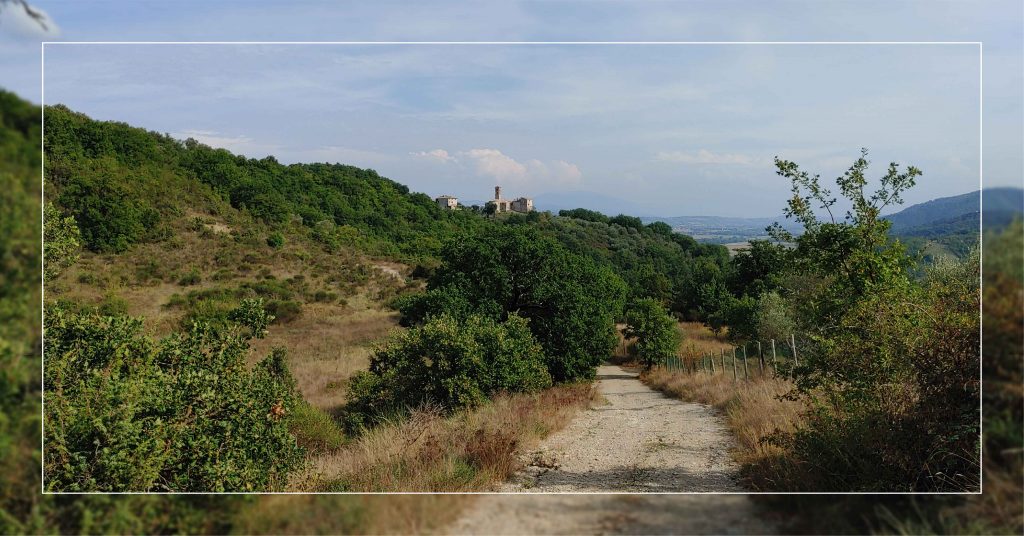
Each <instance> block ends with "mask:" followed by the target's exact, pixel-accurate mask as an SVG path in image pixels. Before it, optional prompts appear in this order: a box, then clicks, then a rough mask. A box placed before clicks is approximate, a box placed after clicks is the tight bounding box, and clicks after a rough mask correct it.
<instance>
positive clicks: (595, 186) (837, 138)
mask: <svg viewBox="0 0 1024 536" xmlns="http://www.w3.org/2000/svg"><path fill="white" fill-rule="evenodd" d="M35 4H36V5H38V6H39V7H40V8H42V9H43V10H45V12H46V13H47V14H48V15H49V16H50V17H51V19H52V21H54V22H55V23H56V24H57V25H58V26H59V34H58V35H56V36H53V37H49V39H53V40H55V41H62V42H65V43H63V44H53V45H47V46H46V63H45V88H46V92H45V96H44V97H45V101H46V103H48V104H51V103H57V102H60V103H64V104H67V105H68V106H70V107H72V108H74V109H77V110H80V111H82V112H85V113H87V114H89V115H91V116H93V117H96V118H99V119H112V120H118V121H126V122H128V123H131V124H133V125H138V126H143V127H145V128H148V129H150V130H156V131H159V132H167V133H170V134H172V135H174V136H178V137H182V138H184V137H193V138H196V139H198V140H200V141H203V142H205V143H208V144H210V145H214V146H219V147H225V148H227V149H230V150H232V151H235V152H239V153H243V154H246V155H249V156H254V157H262V156H265V155H267V154H272V155H274V156H276V157H277V158H278V159H279V160H281V161H282V162H311V161H328V162H343V163H348V164H354V165H358V166H361V167H371V168H374V169H376V170H377V171H379V172H380V173H382V174H383V175H385V176H388V177H391V178H393V179H395V180H397V181H399V182H402V183H405V184H408V185H409V186H410V187H411V188H413V189H414V190H419V191H423V192H426V193H428V194H431V195H437V194H442V193H450V194H455V195H458V196H460V197H462V198H463V199H486V198H488V197H489V196H490V194H491V192H492V190H493V186H494V185H495V184H501V185H502V186H504V188H505V191H506V192H507V193H508V194H510V195H534V196H539V195H542V194H544V193H552V192H572V191H579V192H594V193H598V194H602V195H605V196H610V197H616V198H621V199H623V200H624V202H628V203H629V204H630V205H631V206H635V207H640V210H642V211H643V212H646V213H648V214H660V215H667V216H668V215H698V214H714V215H728V216H773V215H776V214H778V213H779V212H780V209H781V207H782V205H783V203H784V200H785V198H786V197H787V194H788V186H787V184H785V183H784V182H783V181H782V179H780V178H778V177H777V176H775V175H774V172H773V166H772V158H773V157H774V156H775V155H778V156H780V157H783V158H787V159H791V160H795V161H797V162H799V163H801V165H802V166H804V167H805V168H806V169H808V170H810V171H813V172H818V173H821V174H822V176H823V177H826V178H829V179H831V178H833V177H834V176H836V175H838V174H840V173H841V172H842V171H843V170H844V169H845V168H846V167H847V166H849V164H850V163H851V162H852V161H853V160H854V159H855V158H856V157H857V155H858V152H859V149H860V148H861V147H867V148H868V149H869V150H870V151H871V160H872V161H873V162H875V167H874V170H875V171H876V174H880V173H881V172H882V171H883V169H884V166H885V164H886V163H888V162H889V161H897V162H900V163H904V164H913V165H916V166H918V167H920V168H922V169H923V170H924V172H925V175H924V177H923V178H922V179H921V181H920V182H919V186H918V187H917V188H915V190H914V191H913V192H912V193H911V194H909V195H907V196H906V199H907V201H908V202H910V203H914V202H919V201H924V200H927V199H931V198H934V197H940V196H945V195H955V194H960V193H964V192H967V191H970V190H972V189H975V188H977V185H978V172H979V164H980V162H979V149H980V147H979V142H978V131H979V54H978V46H977V45H973V44H961V45H953V44H943V45H752V44H751V45H665V44H659V45H537V44H532V45H440V44H429V45H383V44H376V45H352V44H347V45H138V44H132V45H128V44H120V45H97V44H91V45H83V44H67V43H66V42H67V41H94V40H112V41H125V40H184V41H195V40H218V41H223V40H299V39H301V40H315V41H322V40H346V41H355V40H365V41H382V40H422V41H436V40H460V41H461V40H466V41H481V40H500V41H539V40H545V41H550V40H558V41H580V40H616V41H620V40H621V41H627V40H628V41H665V40H686V41H694V40H722V41H752V40H758V41H780V40H787V41H789V40H828V41H836V40H856V41H862V40H885V41H889V40H899V41H906V40H914V41H918V40H920V41H983V42H984V53H985V54H984V62H985V64H984V69H985V71H984V73H985V77H984V101H985V114H984V128H985V132H984V134H985V145H984V155H985V159H984V165H985V168H984V172H985V184H986V186H998V185H1020V183H1021V180H1022V179H1021V177H1022V175H1021V172H1022V166H1024V160H1022V154H1021V153H1022V149H1021V147H1022V144H1024V133H1022V125H1024V106H1022V95H1021V93H1022V91H1024V89H1022V87H1024V86H1022V76H1021V70H1022V67H1024V56H1022V48H1024V42H1022V33H1021V28H1022V24H1024V17H1022V11H1021V8H1020V7H1019V6H1018V5H1017V3H998V2H981V3H968V2H954V3H941V2H931V1H928V2H884V3H880V4H877V5H872V4H869V3H866V2H838V1H836V2H817V3H800V2H775V3H770V5H766V4H768V3H765V2H749V3H741V2H736V3H729V2H707V3H703V2H631V3H629V4H625V3H603V2H523V3H497V2H475V3H459V4H446V3H430V4H426V3H415V4H408V5H406V4H398V3H396V4H387V3H373V5H372V7H371V6H370V5H369V4H344V3H342V4H339V3H328V2H287V3H285V2H271V3H263V2H258V1H254V0H246V1H245V2H219V3H209V2H194V3H192V2H155V1H142V2H115V1H104V2H85V1H81V0H75V1H54V0H37V1H36V2H35ZM211 4H212V5H211ZM0 31H3V32H6V37H5V38H4V40H3V42H2V43H0V61H3V62H4V63H5V64H7V63H8V62H10V64H11V65H12V66H18V67H22V69H19V70H17V74H15V70H10V71H8V70H6V69H5V74H4V75H3V78H2V79H0V84H2V85H4V86H6V87H8V88H10V89H12V90H14V91H16V92H18V93H19V94H21V95H24V96H26V97H27V98H30V99H31V100H34V101H36V102H38V101H39V100H40V99H41V98H43V97H41V96H40V90H39V77H40V74H39V45H38V42H39V39H40V38H41V37H40V36H39V35H38V31H37V30H34V29H33V28H32V26H31V25H30V24H26V21H24V20H19V16H18V15H17V14H16V12H15V10H12V9H11V8H7V9H5V12H4V13H0ZM7 73H10V74H7ZM581 196H582V194H581Z"/></svg>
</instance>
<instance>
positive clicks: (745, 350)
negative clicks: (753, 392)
mask: <svg viewBox="0 0 1024 536" xmlns="http://www.w3.org/2000/svg"><path fill="white" fill-rule="evenodd" d="M743 379H744V380H749V379H750V374H749V373H748V372H747V345H746V344H744V345H743Z"/></svg>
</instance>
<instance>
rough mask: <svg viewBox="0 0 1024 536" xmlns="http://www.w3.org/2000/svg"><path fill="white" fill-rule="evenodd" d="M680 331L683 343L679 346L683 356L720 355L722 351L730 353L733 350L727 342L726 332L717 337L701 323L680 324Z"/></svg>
mask: <svg viewBox="0 0 1024 536" xmlns="http://www.w3.org/2000/svg"><path fill="white" fill-rule="evenodd" d="M679 331H681V332H682V333H683V342H682V343H681V344H680V345H679V351H680V352H681V353H682V354H683V355H687V356H689V355H703V354H705V353H708V352H711V353H713V354H715V355H719V352H721V351H722V350H725V351H726V352H728V351H730V350H732V348H733V345H731V344H729V343H728V342H726V340H725V336H726V332H722V333H721V334H720V335H717V336H716V335H715V334H714V333H712V332H711V329H710V328H709V327H707V326H706V325H704V324H702V323H700V322H680V323H679Z"/></svg>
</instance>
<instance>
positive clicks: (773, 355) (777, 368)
mask: <svg viewBox="0 0 1024 536" xmlns="http://www.w3.org/2000/svg"><path fill="white" fill-rule="evenodd" d="M772 370H774V371H775V373H776V374H777V373H778V372H779V367H778V365H776V364H775V339H772Z"/></svg>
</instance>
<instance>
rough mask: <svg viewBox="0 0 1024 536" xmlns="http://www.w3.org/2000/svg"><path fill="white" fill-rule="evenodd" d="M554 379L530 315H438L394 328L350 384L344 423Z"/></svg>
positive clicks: (477, 399)
mask: <svg viewBox="0 0 1024 536" xmlns="http://www.w3.org/2000/svg"><path fill="white" fill-rule="evenodd" d="M549 385H551V377H550V376H549V375H548V373H547V371H546V369H545V366H544V359H543V353H542V350H541V347H540V345H539V344H537V342H536V341H535V340H534V338H533V336H532V335H531V334H530V330H529V329H528V328H527V322H526V320H525V319H523V318H521V317H519V316H516V315H512V316H510V317H509V318H508V320H507V321H505V322H503V323H498V322H495V321H493V320H491V319H488V318H486V317H482V316H479V315H472V316H470V317H468V318H466V319H465V320H464V321H460V320H458V319H456V318H455V317H452V316H450V315H444V314H442V315H440V316H438V317H434V318H432V319H431V320H429V321H428V322H427V323H426V324H424V325H423V326H422V327H418V328H412V329H410V330H408V331H405V332H400V333H398V334H396V335H394V336H393V337H392V338H391V340H389V341H388V342H387V343H386V344H385V345H383V346H382V347H381V348H379V349H378V350H377V351H376V353H375V354H374V355H373V357H372V358H371V360H370V369H369V371H365V372H360V373H357V374H356V375H355V376H354V377H353V378H352V380H351V383H350V384H349V404H348V405H347V406H346V410H345V413H346V417H345V422H346V426H347V427H348V428H349V429H350V430H353V431H358V430H360V429H362V428H364V427H367V426H371V425H373V424H376V423H378V422H380V421H381V420H382V419H384V418H386V417H388V416H390V415H396V414H405V413H407V412H408V411H409V410H411V409H413V408H417V407H421V406H424V405H432V406H436V407H438V408H440V409H442V410H446V411H451V410H454V409H458V408H462V407H473V406H477V405H479V404H480V403H482V402H483V401H484V400H486V399H487V398H488V397H490V396H492V395H493V394H495V393H497V392H499V391H508V392H517V391H535V390H537V389H541V388H543V387H547V386H549Z"/></svg>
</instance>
